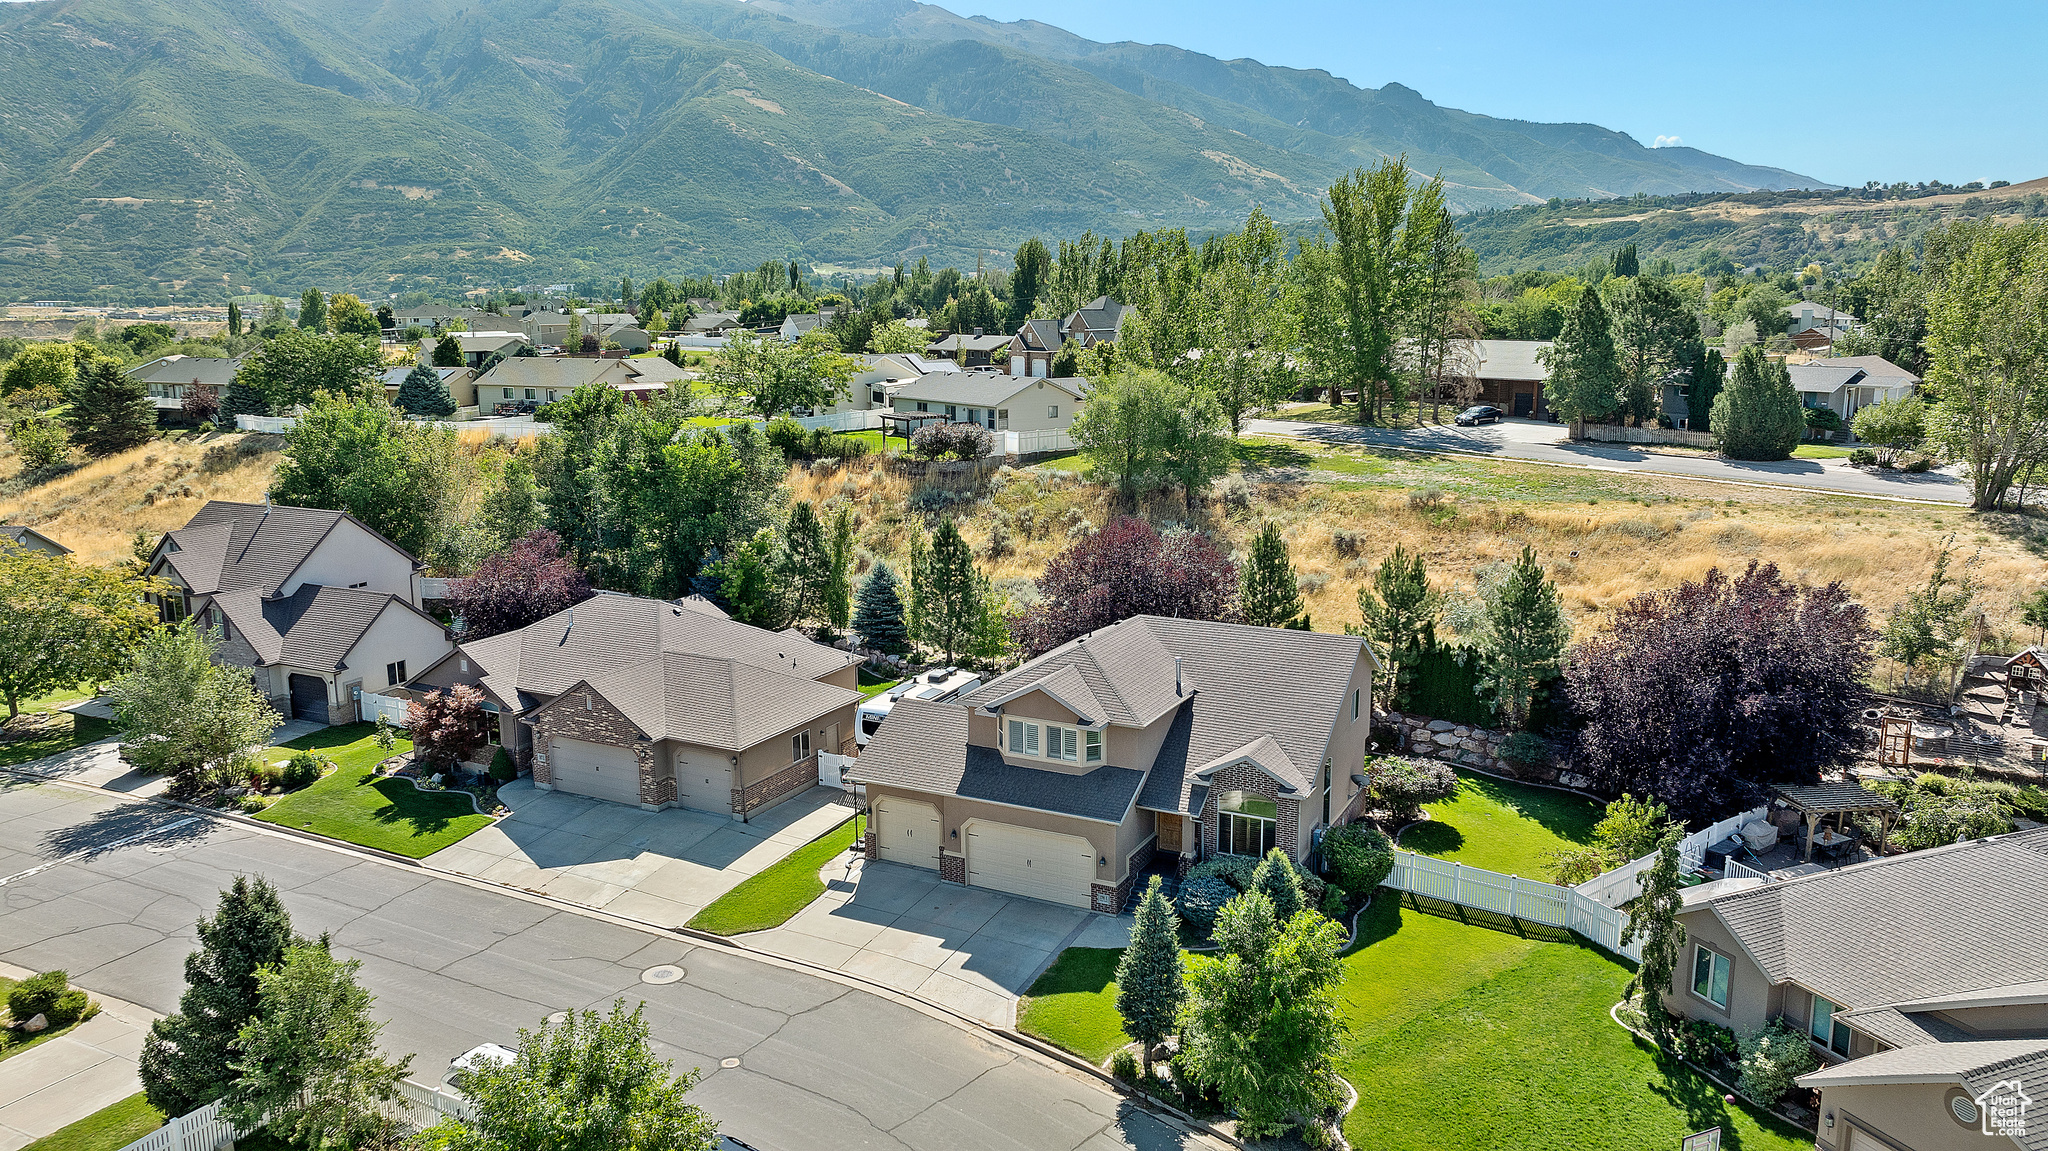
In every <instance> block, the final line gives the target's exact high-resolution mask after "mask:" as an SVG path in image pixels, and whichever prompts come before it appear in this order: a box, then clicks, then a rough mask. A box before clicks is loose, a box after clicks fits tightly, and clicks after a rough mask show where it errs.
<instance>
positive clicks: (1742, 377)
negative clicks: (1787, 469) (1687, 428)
mask: <svg viewBox="0 0 2048 1151" xmlns="http://www.w3.org/2000/svg"><path fill="white" fill-rule="evenodd" d="M1710 419H1711V422H1712V427H1713V431H1714V441H1715V443H1716V444H1718V445H1719V446H1720V448H1721V454H1722V455H1725V456H1727V457H1729V458H1730V459H1737V460H1783V459H1790V458H1791V456H1792V449H1794V448H1796V447H1798V446H1799V441H1800V439H1801V438H1802V437H1803V436H1805V434H1806V412H1805V409H1804V408H1803V407H1802V406H1801V404H1800V403H1799V392H1798V391H1797V390H1796V389H1794V388H1793V386H1792V373H1791V372H1789V371H1787V370H1786V368H1785V363H1784V361H1782V360H1773V359H1771V358H1769V357H1768V356H1765V355H1764V350H1763V349H1762V348H1760V347H1757V346H1756V345H1754V344H1752V345H1750V346H1749V347H1747V348H1744V349H1742V354H1741V355H1739V356H1737V357H1736V358H1735V371H1734V373H1733V374H1732V375H1731V376H1730V377H1729V379H1728V387H1727V390H1726V391H1723V392H1722V393H1721V394H1720V395H1719V396H1716V397H1715V398H1714V407H1713V414H1712V416H1711V417H1710Z"/></svg>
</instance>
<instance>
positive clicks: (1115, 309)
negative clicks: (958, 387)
mask: <svg viewBox="0 0 2048 1151" xmlns="http://www.w3.org/2000/svg"><path fill="white" fill-rule="evenodd" d="M1130 312H1131V309H1130V308H1129V307H1127V306H1126V305H1123V304H1120V303H1117V302H1116V301H1115V300H1112V299H1110V298H1109V297H1108V296H1098V297H1096V298H1095V299H1094V300H1092V301H1090V302H1089V303H1087V304H1085V305H1083V306H1082V307H1080V308H1078V309H1076V310H1075V311H1072V312H1069V313H1067V315H1066V317H1065V318H1064V319H1059V320H1054V319H1050V318H1047V319H1040V320H1026V321H1024V323H1023V324H1022V325H1021V326H1019V327H1018V329H1017V334H1016V335H1015V336H1012V337H1011V338H1010V360H1009V365H1008V367H1009V369H1010V371H1011V372H1012V373H1014V374H1016V375H1020V376H1049V375H1051V374H1052V361H1053V357H1054V356H1057V355H1058V354H1059V351H1060V349H1061V348H1062V347H1064V346H1065V345H1066V344H1067V342H1068V341H1070V340H1071V341H1073V344H1074V346H1075V347H1077V348H1086V347H1091V346H1093V345H1095V344H1113V343H1115V342H1116V341H1117V338H1118V337H1119V336H1121V335H1122V334H1123V329H1124V318H1125V317H1126V316H1128V315H1130Z"/></svg>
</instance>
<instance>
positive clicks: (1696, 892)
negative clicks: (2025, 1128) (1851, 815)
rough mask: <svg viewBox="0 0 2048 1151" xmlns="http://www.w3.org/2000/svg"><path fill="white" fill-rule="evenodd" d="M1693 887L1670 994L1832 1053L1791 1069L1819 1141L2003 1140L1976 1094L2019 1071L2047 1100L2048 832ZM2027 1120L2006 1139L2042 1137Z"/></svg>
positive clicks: (1825, 1150) (1870, 1149)
mask: <svg viewBox="0 0 2048 1151" xmlns="http://www.w3.org/2000/svg"><path fill="white" fill-rule="evenodd" d="M1684 900H1685V904H1684V909H1683V911H1682V912H1681V913H1680V915H1679V922H1680V923H1681V924H1682V925H1683V926H1684V927H1685V930H1686V936H1687V940H1686V944H1685V947H1684V949H1683V951H1682V953H1681V956H1680V962H1679V966H1678V970H1677V972H1676V973H1675V975H1674V978H1673V980H1672V986H1671V987H1670V988H1668V989H1666V990H1665V992H1664V1001H1665V1004H1666V1006H1668V1007H1669V1008H1670V1009H1671V1011H1672V1012H1673V1013H1674V1014H1676V1015H1680V1016H1683V1017H1687V1018H1692V1019H1706V1020H1711V1021H1713V1022H1715V1023H1718V1024H1721V1025H1722V1026H1725V1027H1730V1028H1732V1029H1734V1030H1735V1032H1736V1033H1737V1034H1743V1033H1747V1032H1751V1031H1754V1030H1756V1029H1757V1028H1760V1027H1762V1026H1763V1025H1764V1024H1765V1023H1766V1022H1768V1021H1769V1020H1771V1019H1772V1018H1777V1017H1782V1018H1784V1019H1786V1020H1788V1021H1790V1022H1791V1023H1793V1024H1794V1025H1795V1026H1797V1027H1799V1028H1800V1029H1801V1030H1802V1031H1804V1032H1805V1033H1806V1035H1807V1036H1808V1039H1809V1042H1810V1043H1811V1044H1812V1045H1813V1051H1814V1054H1815V1055H1816V1056H1818V1057H1819V1058H1820V1059H1821V1060H1823V1061H1824V1062H1825V1063H1826V1066H1825V1067H1824V1068H1823V1069H1822V1070H1820V1071H1817V1072H1815V1073H1813V1074H1811V1075H1808V1076H1805V1077H1803V1078H1802V1079H1800V1081H1799V1082H1800V1084H1801V1085H1803V1086H1806V1087H1813V1088H1819V1089H1820V1092H1821V1099H1820V1130H1819V1139H1818V1146H1819V1147H1820V1148H1821V1149H1822V1151H1877V1149H1892V1151H1902V1149H1903V1151H1942V1149H1946V1148H1956V1149H1959V1151H1960V1149H1962V1148H1984V1147H1989V1146H2001V1145H2003V1144H2002V1143H1999V1144H1994V1143H1991V1142H1989V1141H1987V1140H1986V1139H1985V1136H1984V1134H1983V1132H1982V1130H1981V1126H1982V1124H1981V1122H1980V1120H1981V1118H1982V1115H1981V1114H1980V1112H1981V1110H1982V1105H1981V1104H1980V1103H1979V1101H1978V1096H1979V1095H1981V1094H1982V1093H1983V1092H1984V1091H1986V1090H1987V1089H1989V1088H1991V1087H1992V1086H1994V1085H1996V1084H1997V1083H1998V1082H1999V1081H2001V1080H2006V1079H2010V1078H2012V1077H2014V1076H2020V1077H2022V1078H2024V1079H2026V1081H2027V1082H2028V1083H2029V1084H2030V1085H2031V1089H2033V1090H2034V1092H2035V1094H2036V1095H2038V1096H2041V1097H2043V1098H2044V1099H2048V1078H2044V1075H2048V828H2035V829H2032V830H2028V831H2019V832H2014V833H2011V834H2008V835H1999V836H1992V837H1990V838H1986V839H1977V840H1970V841H1967V842H1964V843H1959V844H1955V845H1952V846H1948V847H1939V848H1933V849H1930V850H1925V851H1916V852H1911V853H1908V854H1906V855H1899V856H1891V857H1887V858H1883V859H1877V860H1872V861H1870V862H1867V863H1862V864H1858V865H1855V866H1852V867H1846V868H1842V869H1840V870H1836V871H1829V872H1824V873H1822V874H1818V875H1810V876H1805V877H1801V878H1796V879H1790V880H1772V881H1768V882H1767V881H1764V880H1760V879H1733V880H1722V881H1719V882H1716V883H1711V884H1703V885H1701V886H1699V887H1694V888H1689V889H1687V890H1686V892H1685V893H1684ZM2044 1105H2048V1104H2044ZM2034 1130H2035V1131H2036V1132H2037V1133H2038V1134H2037V1135H2035V1136H2033V1137H2032V1138H2033V1139H2034V1141H2033V1142H2028V1141H2026V1140H2014V1142H2017V1143H2018V1144H2019V1145H2020V1146H2021V1147H2025V1148H2028V1149H2029V1151H2039V1149H2040V1148H2043V1147H2048V1123H2038V1122H2037V1123H2036V1124H2035V1125H2034Z"/></svg>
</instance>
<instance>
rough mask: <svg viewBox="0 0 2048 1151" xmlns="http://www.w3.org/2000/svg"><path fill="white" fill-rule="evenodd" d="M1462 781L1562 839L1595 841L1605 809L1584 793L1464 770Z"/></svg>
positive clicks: (1459, 781)
mask: <svg viewBox="0 0 2048 1151" xmlns="http://www.w3.org/2000/svg"><path fill="white" fill-rule="evenodd" d="M1458 783H1459V786H1461V787H1469V788H1471V789H1472V790H1473V791H1475V792H1478V793H1479V794H1480V795H1483V796H1485V797H1486V798H1487V799H1489V800H1491V801H1493V802H1494V803H1497V804H1499V805H1500V806H1502V807H1505V808H1507V809H1508V810H1510V811H1513V812H1515V813H1516V814H1518V815H1520V816H1522V817H1523V818H1525V819H1528V820H1530V821H1532V822H1534V823H1536V824H1538V825H1539V826H1541V827H1542V828H1543V829H1544V830H1545V831H1548V832H1550V833H1551V834H1552V835H1555V836H1557V837H1558V838H1559V839H1563V840H1567V841H1569V842H1571V843H1576V844H1580V845H1582V846H1583V845H1585V844H1589V843H1591V842H1593V826H1594V825H1595V824H1597V823H1599V822H1600V817H1601V816H1602V815H1603V814H1605V811H1604V809H1603V808H1602V807H1601V806H1600V805H1599V804H1598V803H1595V802H1594V801H1592V800H1590V799H1588V798H1586V797H1585V796H1583V795H1577V794H1574V793H1572V792H1569V791H1562V790H1553V789H1551V788H1544V787H1537V786H1535V785H1533V784H1526V783H1514V782H1511V781H1509V780H1504V779H1495V778H1493V777H1492V776H1490V775H1479V774H1477V773H1474V772H1460V773H1459V775H1458Z"/></svg>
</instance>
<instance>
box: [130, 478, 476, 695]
mask: <svg viewBox="0 0 2048 1151" xmlns="http://www.w3.org/2000/svg"><path fill="white" fill-rule="evenodd" d="M419 566H420V565H419V563H418V561H417V560H415V559H413V557H412V555H411V553H409V552H407V551H406V550H405V549H404V548H401V547H399V546H398V545H397V544H394V543H392V542H391V541H390V540H388V539H386V538H384V536H383V535H381V534H379V533H378V532H376V531H375V530H373V529H371V528H370V527H369V526H368V525H366V524H364V523H363V522H362V521H360V520H358V519H356V518H355V517H354V516H351V515H349V514H348V513H346V512H336V511H323V510H320V509H317V508H290V507H281V506H272V505H269V504H238V503H228V502H226V501H223V500H211V501H208V502H207V504H206V506H205V507H202V508H200V509H199V511H198V512H196V513H194V514H193V516H192V519H191V520H190V522H188V523H186V525H185V526H184V527H182V528H179V529H178V530H176V531H173V532H168V533H166V534H165V535H164V537H163V539H161V540H159V541H157V545H156V550H155V551H154V552H153V553H151V556H150V562H149V568H148V574H149V575H151V576H154V577H156V578H158V579H161V580H163V581H165V582H166V583H169V584H170V585H172V588H173V590H172V591H171V592H170V593H169V594H167V595H163V596H156V597H152V599H153V601H154V602H155V603H156V605H157V608H158V610H159V611H160V612H162V614H163V617H164V619H165V620H166V621H175V620H179V619H184V618H186V617H188V616H189V617H196V618H197V619H199V620H200V621H201V622H202V623H203V624H205V625H206V626H208V627H211V628H214V629H217V630H218V631H219V632H220V633H221V647H220V651H219V653H218V657H217V658H219V659H220V660H221V661H222V662H224V663H231V664H235V665H238V666H241V667H246V668H249V669H251V672H252V673H253V675H254V677H255V683H256V688H257V690H259V691H261V692H263V694H264V696H265V697H266V698H267V699H269V700H270V702H271V703H272V705H273V706H275V707H276V708H277V710H278V712H279V713H280V714H282V715H283V716H285V717H286V718H287V719H308V720H312V721H314V722H316V723H328V724H339V723H353V722H355V720H356V718H357V716H358V714H359V709H360V704H361V699H362V693H364V692H370V693H372V694H378V693H384V692H388V691H390V690H392V689H394V688H398V687H400V686H402V685H403V684H404V683H405V681H406V679H407V678H408V676H409V674H410V673H411V672H412V671H415V670H417V669H419V668H422V667H425V666H427V665H428V664H431V663H434V662H435V661H437V660H439V659H440V658H441V657H442V656H443V655H445V654H447V653H448V652H449V651H450V650H451V649H452V648H453V647H454V641H453V640H452V639H451V638H450V637H449V635H448V631H447V629H446V628H444V627H442V626H441V624H440V622H439V621H438V620H436V619H434V618H433V617H432V616H430V615H428V614H427V613H426V612H424V611H422V610H421V608H420V599H419Z"/></svg>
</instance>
